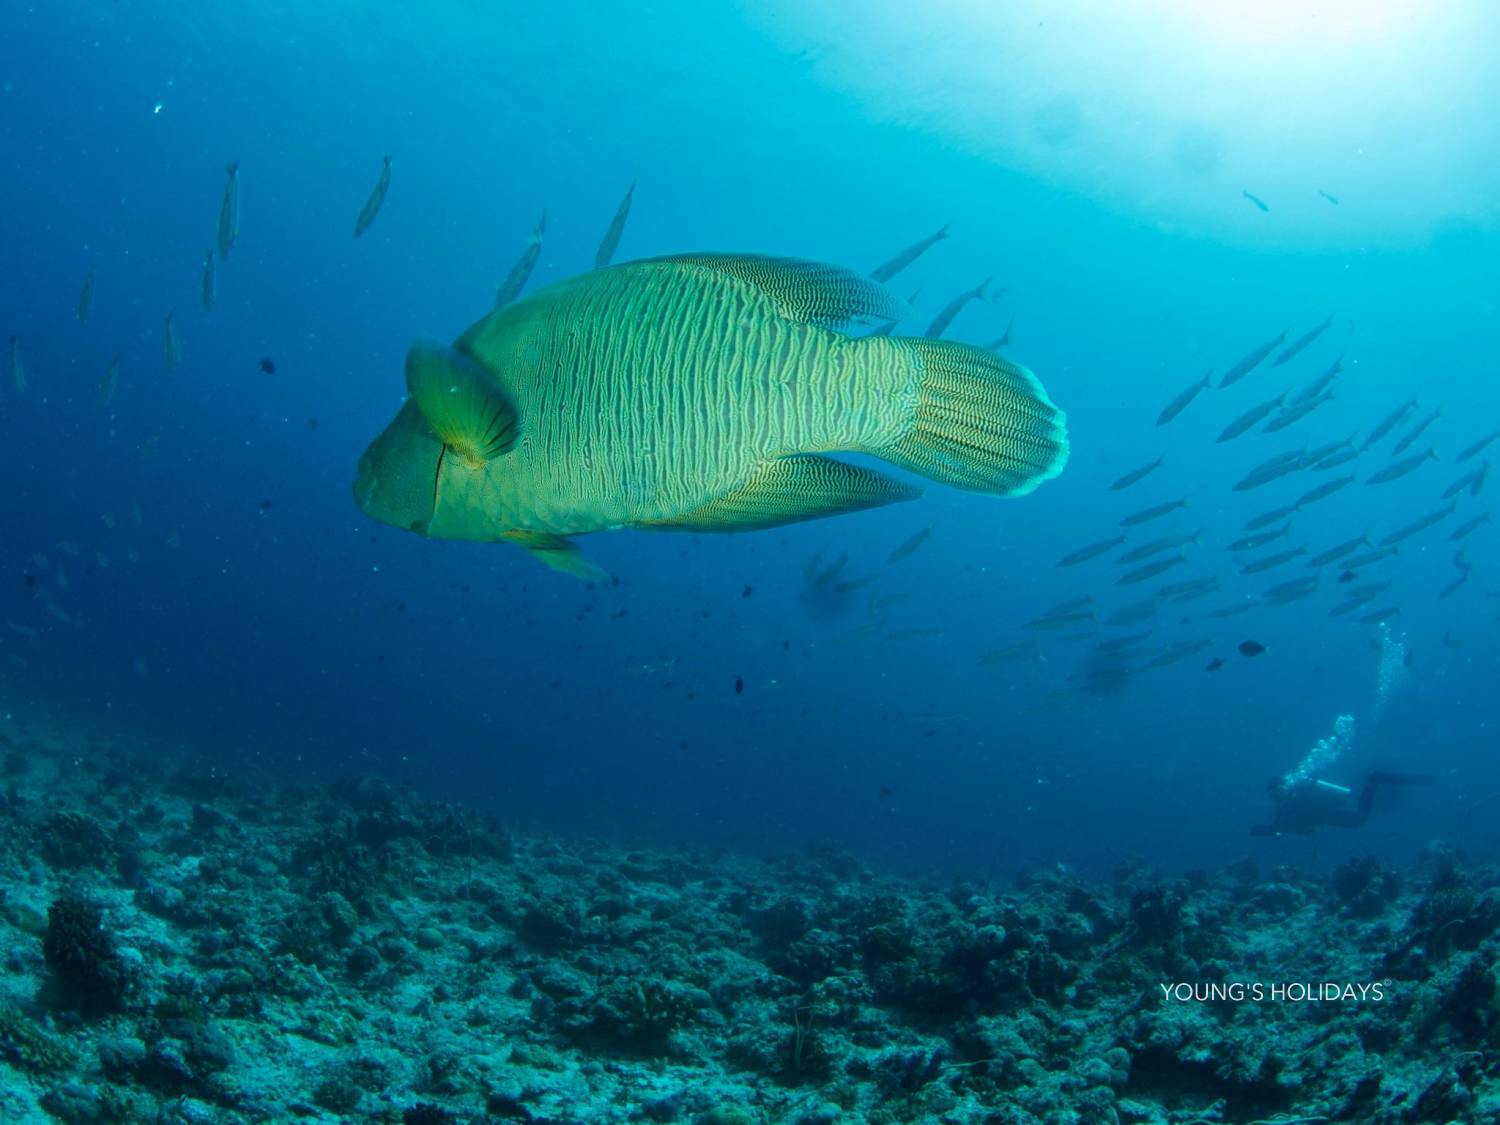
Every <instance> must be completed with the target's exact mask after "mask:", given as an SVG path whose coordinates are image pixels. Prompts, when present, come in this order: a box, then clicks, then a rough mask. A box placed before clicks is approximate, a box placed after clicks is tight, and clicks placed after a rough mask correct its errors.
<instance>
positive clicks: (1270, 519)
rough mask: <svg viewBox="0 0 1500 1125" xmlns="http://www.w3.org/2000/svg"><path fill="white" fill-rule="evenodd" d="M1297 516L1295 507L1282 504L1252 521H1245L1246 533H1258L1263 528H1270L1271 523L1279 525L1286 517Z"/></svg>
mask: <svg viewBox="0 0 1500 1125" xmlns="http://www.w3.org/2000/svg"><path fill="white" fill-rule="evenodd" d="M1296 514H1297V505H1295V504H1283V505H1282V506H1281V507H1279V508H1273V509H1272V510H1271V511H1269V512H1262V513H1261V514H1260V515H1258V516H1256V517H1255V518H1254V519H1250V520H1246V521H1245V530H1246V531H1259V530H1260V529H1261V528H1263V527H1270V526H1271V524H1273V523H1280V522H1281V521H1282V520H1284V519H1286V518H1287V517H1288V516H1293V515H1296Z"/></svg>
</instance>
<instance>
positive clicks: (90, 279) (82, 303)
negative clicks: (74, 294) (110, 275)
mask: <svg viewBox="0 0 1500 1125" xmlns="http://www.w3.org/2000/svg"><path fill="white" fill-rule="evenodd" d="M93 312H94V271H93V270H89V272H88V273H86V274H84V275H83V289H82V290H80V291H79V294H78V314H77V315H78V323H79V324H87V323H88V322H89V317H90V316H92V315H93Z"/></svg>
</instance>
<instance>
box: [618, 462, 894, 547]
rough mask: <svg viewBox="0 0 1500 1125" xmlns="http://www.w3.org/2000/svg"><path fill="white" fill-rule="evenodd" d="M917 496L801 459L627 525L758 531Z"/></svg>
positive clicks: (873, 477)
mask: <svg viewBox="0 0 1500 1125" xmlns="http://www.w3.org/2000/svg"><path fill="white" fill-rule="evenodd" d="M921 494H922V490H921V489H919V488H914V487H913V486H911V485H909V484H903V483H902V482H901V481H898V480H892V479H891V478H890V477H887V476H883V475H882V474H880V473H877V472H875V471H874V470H873V469H862V468H860V467H859V466H858V465H849V464H846V463H844V462H843V461H835V460H834V459H833V458H831V457H819V456H817V455H815V454H811V453H804V454H798V455H797V456H794V457H781V458H778V459H777V460H775V461H767V462H765V463H764V464H762V465H760V466H758V467H757V468H756V470H755V473H754V475H753V476H751V478H750V481H749V483H748V484H745V485H743V486H742V487H740V488H737V489H735V490H734V491H733V492H730V493H727V494H725V495H723V496H720V497H719V498H718V499H717V500H710V501H709V502H708V503H707V504H704V505H702V506H701V507H698V508H694V509H693V510H692V511H690V512H684V513H683V514H682V515H680V516H675V517H673V518H671V519H665V520H652V521H650V522H642V523H633V524H631V525H630V526H632V527H639V528H646V529H655V530H658V531H759V530H761V529H763V528H767V527H780V526H781V525H782V524H784V523H796V522H797V521H798V520H815V519H819V518H821V517H823V516H837V515H840V514H842V513H844V512H858V511H861V510H863V509H865V508H877V507H879V506H880V505H882V504H894V503H896V502H898V501H901V500H915V499H916V498H917V497H918V496H920V495H921Z"/></svg>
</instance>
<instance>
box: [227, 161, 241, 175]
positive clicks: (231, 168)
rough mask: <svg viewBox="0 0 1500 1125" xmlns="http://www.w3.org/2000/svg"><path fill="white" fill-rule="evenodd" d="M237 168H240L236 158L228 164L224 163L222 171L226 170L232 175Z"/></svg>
mask: <svg viewBox="0 0 1500 1125" xmlns="http://www.w3.org/2000/svg"><path fill="white" fill-rule="evenodd" d="M239 170H240V162H239V161H238V160H236V161H233V162H231V163H229V164H226V165H224V171H226V172H228V173H229V174H230V175H231V176H232V175H234V174H235V173H236V172H238V171H239Z"/></svg>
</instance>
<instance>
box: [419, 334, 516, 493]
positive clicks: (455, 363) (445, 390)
mask: <svg viewBox="0 0 1500 1125" xmlns="http://www.w3.org/2000/svg"><path fill="white" fill-rule="evenodd" d="M406 389H407V390H408V391H409V392H410V393H411V397H412V400H413V401H415V402H416V404H417V408H418V409H419V410H421V411H422V417H424V418H426V419H427V424H428V425H429V426H431V427H432V432H433V433H434V434H436V435H437V438H438V440H439V441H441V442H442V443H443V444H444V445H446V446H447V447H448V448H449V449H451V450H452V451H453V452H454V453H455V454H456V455H457V456H458V457H459V458H460V459H461V460H462V461H464V462H465V463H466V464H467V465H468V466H469V467H470V468H473V469H477V468H480V467H481V466H482V465H483V464H484V463H485V462H486V461H492V460H494V459H495V458H496V457H498V456H500V454H502V453H505V452H507V451H508V450H510V449H511V447H512V446H514V445H515V444H516V438H517V437H519V436H520V430H521V426H520V418H519V417H518V416H517V414H516V408H515V405H514V404H513V403H512V402H511V401H510V398H509V397H508V396H507V395H506V393H505V392H504V391H503V390H501V388H500V385H499V384H498V383H496V382H495V380H494V378H492V377H491V376H490V374H489V373H488V372H487V371H485V370H484V368H482V367H480V366H479V364H477V363H475V362H474V361H473V360H472V359H470V358H469V357H468V356H466V355H464V354H463V353H462V352H459V351H455V350H454V349H453V348H450V347H449V346H448V345H446V344H440V343H437V342H436V341H433V340H418V341H417V342H416V343H415V344H413V345H412V346H411V349H410V350H409V351H408V352H407V353H406Z"/></svg>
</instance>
